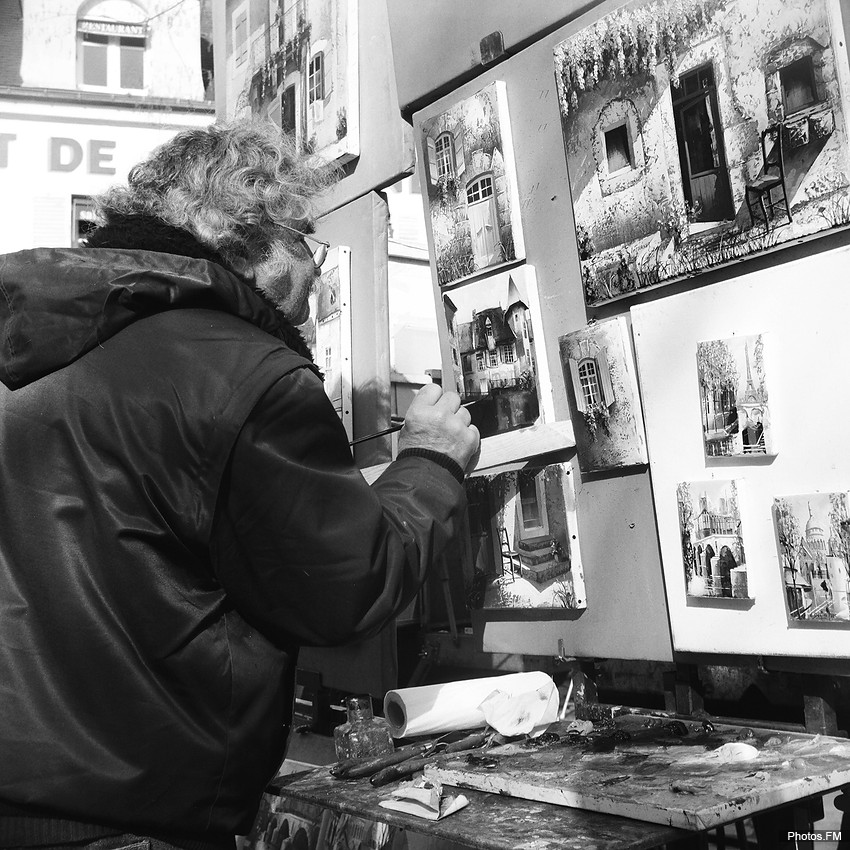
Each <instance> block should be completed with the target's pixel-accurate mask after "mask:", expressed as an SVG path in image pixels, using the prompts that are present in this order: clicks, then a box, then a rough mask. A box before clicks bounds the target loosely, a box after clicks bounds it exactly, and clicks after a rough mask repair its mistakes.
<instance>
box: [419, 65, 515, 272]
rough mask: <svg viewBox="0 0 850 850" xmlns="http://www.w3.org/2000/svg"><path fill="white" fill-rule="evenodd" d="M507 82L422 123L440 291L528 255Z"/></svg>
mask: <svg viewBox="0 0 850 850" xmlns="http://www.w3.org/2000/svg"><path fill="white" fill-rule="evenodd" d="M507 109H508V107H507V97H506V93H505V85H504V83H502V82H495V83H491V84H490V85H489V86H487V87H486V88H484V89H482V90H481V91H479V92H477V93H476V94H474V95H472V96H470V97H467V98H465V99H464V100H461V101H460V102H459V103H457V104H455V105H454V106H452V107H451V108H450V109H448V110H446V111H444V112H441V113H439V114H438V115H435V116H433V117H431V118H427V119H425V120H424V121H422V123H421V124H420V134H421V142H422V157H423V161H424V163H425V166H426V167H425V169H424V174H425V183H426V189H427V196H428V209H429V213H430V219H431V229H432V233H433V239H434V253H435V259H436V264H437V278H438V280H439V282H440V285H441V286H446V285H447V284H451V283H454V282H455V281H458V280H461V279H462V278H465V277H468V276H469V275H471V274H473V273H474V272H476V271H478V270H480V269H484V268H489V267H491V266H497V265H499V264H501V263H504V262H507V261H510V260H515V259H521V258H522V257H524V256H525V248H524V244H523V240H522V228H521V225H520V220H519V215H518V211H517V207H516V205H517V184H516V169H515V166H514V154H513V143H512V140H511V131H510V123H509V121H508V112H507Z"/></svg>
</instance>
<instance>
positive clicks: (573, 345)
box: [559, 317, 648, 472]
mask: <svg viewBox="0 0 850 850" xmlns="http://www.w3.org/2000/svg"><path fill="white" fill-rule="evenodd" d="M559 342H560V353H561V363H562V365H563V368H564V380H565V381H566V384H567V387H568V394H569V395H570V401H571V405H572V410H573V426H574V431H575V435H576V452H577V454H578V460H579V465H580V466H581V469H582V471H583V472H601V471H604V470H606V469H616V468H618V467H622V466H633V465H635V464H640V463H646V462H647V459H648V458H647V454H646V439H645V437H644V428H643V411H642V409H641V403H640V394H639V392H638V385H637V377H636V372H635V361H634V355H633V353H632V345H631V340H630V338H629V328H628V324H627V322H626V320H625V318H623V317H619V318H617V319H609V320H607V321H604V322H596V323H594V324H592V325H589V326H588V327H586V328H583V329H582V330H578V331H574V332H572V333H568V334H565V335H564V336H562V337H560V340H559Z"/></svg>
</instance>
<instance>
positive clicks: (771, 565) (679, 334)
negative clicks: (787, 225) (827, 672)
mask: <svg viewBox="0 0 850 850" xmlns="http://www.w3.org/2000/svg"><path fill="white" fill-rule="evenodd" d="M848 264H850V248H847V247H842V248H837V249H833V250H830V251H826V252H822V253H818V254H814V255H812V256H808V257H803V258H799V259H796V260H793V261H790V262H785V263H783V262H777V263H775V264H774V265H773V266H772V267H770V268H764V269H760V270H757V271H753V272H749V273H744V274H741V275H740V276H738V277H735V278H733V279H731V280H727V281H724V282H722V283H716V284H713V285H711V286H708V287H703V288H701V289H697V290H693V291H691V292H687V293H682V294H679V295H675V296H672V297H668V298H663V299H659V300H656V301H654V302H653V303H650V304H642V305H638V306H635V307H632V309H631V315H632V327H633V332H634V338H635V347H636V352H637V361H638V373H639V376H640V384H641V388H642V392H643V400H644V412H645V417H646V432H647V441H648V447H649V458H650V467H651V471H652V485H653V491H654V495H655V507H656V511H657V516H658V532H659V538H660V543H661V552H662V557H663V567H664V579H665V584H666V588H667V596H668V605H669V609H670V621H671V625H672V631H673V645H674V648H675V649H676V650H678V651H682V652H693V653H723V654H731V655H734V654H740V655H785V656H800V657H806V656H812V657H821V658H846V657H847V656H848V654H850V611H848V605H847V600H848V592H850V580H848V576H850V572H848V568H850V558H848V555H850V549H848V545H847V544H848V542H850V525H849V524H848V511H847V492H848V490H850V445H848V442H847V440H846V438H845V437H844V434H843V431H842V429H841V428H840V427H838V428H837V429H836V428H832V427H831V426H830V427H826V423H825V419H826V417H827V416H828V417H829V421H830V423H836V422H837V423H841V422H843V421H844V418H845V416H850V395H848V393H847V388H846V382H845V381H843V379H842V378H841V374H842V368H843V364H844V363H845V362H846V361H847V357H848V343H847V327H848V322H850V298H848V296H847V289H846V287H847V283H846V277H847V268H848ZM821 423H825V424H824V425H823V427H821ZM707 433H708V434H709V435H710V436H711V440H710V441H707V440H706V434H707ZM766 435H767V436H768V437H769V439H765V437H766Z"/></svg>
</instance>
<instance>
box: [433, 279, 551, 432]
mask: <svg viewBox="0 0 850 850" xmlns="http://www.w3.org/2000/svg"><path fill="white" fill-rule="evenodd" d="M534 285H535V281H534V273H533V271H532V270H530V269H529V268H527V267H525V268H517V269H514V270H512V271H511V272H502V273H501V274H497V275H494V276H491V277H486V278H483V279H481V280H477V281H472V282H470V283H467V284H465V285H464V286H461V287H459V288H457V289H453V290H451V292H446V293H444V294H443V308H444V314H445V319H446V326H447V328H448V336H449V346H450V349H451V356H452V368H453V370H454V381H455V386H456V387H457V392H458V393H459V394H460V396H461V400H462V402H463V403H464V404H467V409H468V410H469V412H470V414H471V415H472V422H473V423H474V424H475V425H476V426H477V428H478V430H479V431H480V432H481V436H482V437H489V436H492V435H493V434H500V433H503V432H505V431H512V430H514V429H515V428H521V427H523V426H526V425H533V424H534V423H535V422H536V421H538V419H539V418H540V415H541V413H540V395H539V393H540V377H539V375H540V373H539V369H538V366H537V355H536V353H535V346H534V328H533V325H532V321H531V311H530V309H529V300H530V299H529V292H528V287H529V286H534Z"/></svg>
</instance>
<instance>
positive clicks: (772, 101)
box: [555, 0, 850, 304]
mask: <svg viewBox="0 0 850 850" xmlns="http://www.w3.org/2000/svg"><path fill="white" fill-rule="evenodd" d="M555 72H556V79H557V84H558V95H559V107H560V111H561V118H562V126H563V133H564V145H565V150H566V159H567V167H568V171H569V181H570V187H571V191H572V197H573V209H574V219H575V232H576V236H577V239H578V253H579V259H580V262H581V270H582V277H583V282H584V291H585V298H586V301H587V303H588V304H596V303H600V302H605V301H609V300H611V299H614V298H619V297H622V296H625V295H628V294H630V293H632V292H634V291H636V290H641V289H646V288H647V287H651V286H656V285H659V284H663V283H667V282H670V281H672V280H676V279H679V278H682V277H685V276H690V275H693V274H695V273H698V272H700V271H702V270H705V269H709V268H712V267H717V266H723V265H726V264H729V263H732V262H734V261H737V260H740V259H743V258H745V257H748V256H750V255H753V254H757V253H760V252H763V251H766V250H772V249H774V248H775V247H776V246H779V245H781V244H783V243H787V242H791V241H792V240H797V239H799V238H801V237H807V236H811V235H813V234H817V233H820V232H823V231H827V230H830V229H832V228H836V227H842V226H844V225H846V224H847V223H848V221H850V192H848V187H849V186H850V155H849V154H848V129H847V115H846V109H847V106H846V104H847V102H848V100H847V99H848V96H850V92H848V91H847V88H846V86H847V80H848V73H847V72H848V69H847V51H846V48H845V47H844V42H843V31H842V25H841V21H840V16H839V15H838V12H837V4H835V3H832V2H831V0H761V2H758V3H754V2H752V0H676V2H673V0H643V2H633V3H629V4H627V5H625V6H623V7H622V8H620V9H618V10H616V11H614V12H612V13H611V14H609V15H606V16H604V17H602V18H600V19H599V20H598V21H597V22H596V23H594V24H592V25H590V26H588V27H586V28H584V29H581V30H579V31H578V32H576V33H575V34H574V35H573V36H571V37H570V38H568V39H566V40H565V41H563V42H562V43H560V44H559V45H557V46H556V48H555Z"/></svg>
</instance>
